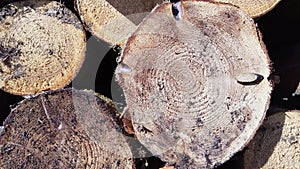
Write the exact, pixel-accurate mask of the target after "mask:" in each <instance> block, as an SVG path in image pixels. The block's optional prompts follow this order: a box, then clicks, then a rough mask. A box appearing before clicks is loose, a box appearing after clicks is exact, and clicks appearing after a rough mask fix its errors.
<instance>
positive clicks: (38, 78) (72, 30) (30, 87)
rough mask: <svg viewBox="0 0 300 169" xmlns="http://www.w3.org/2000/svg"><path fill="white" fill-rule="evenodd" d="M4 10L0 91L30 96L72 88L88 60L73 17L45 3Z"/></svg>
mask: <svg viewBox="0 0 300 169" xmlns="http://www.w3.org/2000/svg"><path fill="white" fill-rule="evenodd" d="M0 10H1V15H0V88H1V89H3V90H5V91H7V92H9V93H12V94H17V95H27V94H35V93H40V92H41V91H44V90H49V89H52V90H54V89H59V88H62V87H64V86H66V85H67V84H69V83H70V82H71V81H72V79H73V78H74V77H75V75H76V74H77V72H78V71H79V69H80V67H81V65H82V63H83V61H84V56H85V32H84V30H83V27H82V25H81V23H80V21H79V20H78V19H77V17H76V16H75V14H73V13H72V12H71V11H70V10H68V9H67V8H66V7H65V6H63V5H62V4H59V3H58V2H55V1H47V0H42V1H37V0H26V1H20V2H14V3H11V4H8V5H6V6H5V7H3V8H1V9H0Z"/></svg>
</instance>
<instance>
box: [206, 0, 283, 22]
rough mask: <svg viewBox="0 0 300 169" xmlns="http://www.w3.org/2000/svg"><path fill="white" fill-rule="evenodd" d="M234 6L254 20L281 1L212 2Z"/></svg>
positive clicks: (221, 0) (225, 0)
mask: <svg viewBox="0 0 300 169" xmlns="http://www.w3.org/2000/svg"><path fill="white" fill-rule="evenodd" d="M212 1H214V2H223V3H229V4H233V5H235V6H237V7H239V8H241V9H242V10H244V11H245V12H247V13H248V14H249V16H251V17H252V18H257V17H260V16H262V15H264V14H266V13H267V12H269V11H270V10H272V9H273V8H274V7H275V6H276V5H277V4H278V3H279V2H280V1H281V0H263V1H260V0H212Z"/></svg>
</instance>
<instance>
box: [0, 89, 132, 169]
mask: <svg viewBox="0 0 300 169" xmlns="http://www.w3.org/2000/svg"><path fill="white" fill-rule="evenodd" d="M4 127H5V129H4V133H1V135H0V155H1V158H0V166H1V168H94V169H99V168H120V169H124V168H135V167H134V163H133V156H132V153H131V150H130V147H129V145H128V143H127V138H126V137H125V135H124V133H123V129H122V127H120V123H119V116H118V112H117V110H116V108H115V107H114V105H113V104H112V102H111V101H110V100H108V99H106V98H104V97H103V96H99V95H98V94H95V93H93V92H91V91H80V90H75V89H61V90H57V91H49V92H46V93H42V94H40V95H38V96H36V97H33V98H28V99H25V100H23V101H21V102H20V103H19V104H18V105H17V106H16V107H15V108H14V109H13V110H12V111H11V113H10V115H9V117H8V118H7V119H6V120H5V122H4Z"/></svg>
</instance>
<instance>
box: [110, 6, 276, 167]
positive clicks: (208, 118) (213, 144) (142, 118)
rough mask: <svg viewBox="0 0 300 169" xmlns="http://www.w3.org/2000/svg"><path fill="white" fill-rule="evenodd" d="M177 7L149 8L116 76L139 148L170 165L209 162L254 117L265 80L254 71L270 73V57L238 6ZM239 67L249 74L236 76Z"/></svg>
mask: <svg viewBox="0 0 300 169" xmlns="http://www.w3.org/2000/svg"><path fill="white" fill-rule="evenodd" d="M182 11H183V15H182V18H181V19H180V20H178V19H176V18H174V15H173V13H172V4H171V3H164V4H162V5H160V6H159V7H157V8H156V9H155V10H154V11H152V13H151V14H150V15H149V16H148V17H147V18H146V19H145V20H144V21H143V22H142V24H141V25H140V26H139V28H138V29H137V31H136V32H135V33H134V34H133V35H132V37H131V38H130V39H129V41H128V43H127V44H126V46H125V49H124V51H123V54H122V56H121V64H120V65H119V66H118V67H117V70H116V77H117V80H118V82H119V84H120V85H121V87H122V88H123V90H124V93H125V96H126V102H127V109H126V110H127V111H128V112H130V114H131V120H132V123H133V127H134V130H135V134H136V136H137V138H138V139H139V140H140V141H141V143H142V144H144V145H145V147H147V148H148V149H149V150H150V151H151V152H152V153H153V154H154V155H156V156H159V157H160V158H161V159H162V160H164V161H166V162H167V163H168V164H171V165H172V164H173V165H175V167H177V168H211V167H214V166H217V165H220V164H221V163H223V162H225V161H226V160H228V159H229V158H230V157H231V156H232V155H233V154H234V153H236V152H237V151H239V150H241V149H242V148H243V147H244V146H245V145H246V144H247V143H248V142H249V140H250V139H251V138H252V136H253V135H254V133H255V131H256V129H257V128H258V127H259V125H260V124H261V122H262V120H263V118H264V115H265V112H266V109H267V107H268V104H269V99H270V92H271V89H272V87H271V84H270V82H269V81H268V79H267V78H258V75H259V77H269V74H270V67H269V58H268V55H267V54H266V52H265V49H264V46H263V45H262V42H261V41H260V37H258V35H257V30H256V27H255V24H254V22H253V20H252V19H251V18H250V17H249V16H248V15H247V14H246V13H245V12H243V11H242V10H239V9H238V8H236V7H233V6H231V5H226V4H217V3H210V2H202V1H182ZM124 65H126V66H125V67H126V69H124ZM126 70H130V71H126ZM245 72H246V73H247V72H249V73H250V74H251V75H255V77H254V79H253V78H251V77H249V76H247V77H245V76H243V77H238V76H239V75H241V74H245ZM248 75H249V74H248ZM237 77H238V78H239V80H241V81H243V82H246V83H248V82H249V83H252V82H255V84H253V85H244V84H241V83H239V82H238V81H237V79H236V78H237ZM245 78H246V79H245Z"/></svg>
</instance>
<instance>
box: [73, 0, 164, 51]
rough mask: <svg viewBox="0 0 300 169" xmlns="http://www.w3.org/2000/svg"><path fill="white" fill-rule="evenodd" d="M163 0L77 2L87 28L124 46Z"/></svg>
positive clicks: (88, 0) (103, 38) (102, 37)
mask: <svg viewBox="0 0 300 169" xmlns="http://www.w3.org/2000/svg"><path fill="white" fill-rule="evenodd" d="M162 2H163V0H150V1H149V0H122V1H119V0H76V1H75V3H76V6H77V10H78V12H79V14H80V16H81V19H82V20H83V22H84V23H85V25H86V28H87V29H88V30H89V31H90V32H91V33H92V34H94V35H96V36H97V37H98V38H100V39H102V40H104V41H106V42H108V43H110V44H112V45H117V44H118V45H121V46H122V45H123V44H124V43H126V40H127V38H128V37H129V36H130V35H131V34H132V33H133V32H134V30H135V29H136V27H137V25H138V24H139V23H140V22H141V21H142V19H143V18H144V17H145V16H147V14H148V13H149V12H150V11H151V10H152V9H153V8H154V7H155V6H156V5H157V4H160V3H162Z"/></svg>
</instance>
